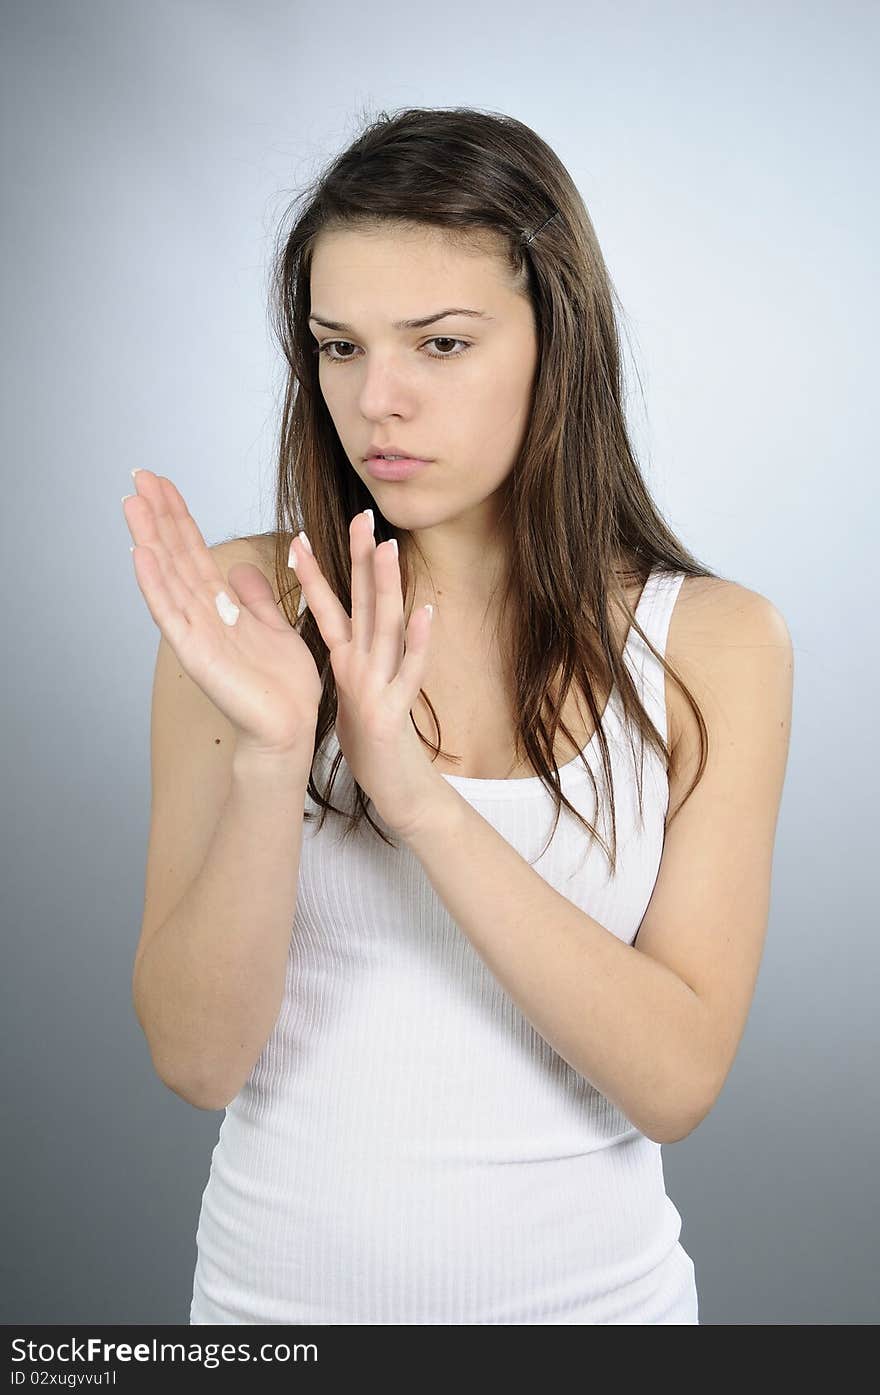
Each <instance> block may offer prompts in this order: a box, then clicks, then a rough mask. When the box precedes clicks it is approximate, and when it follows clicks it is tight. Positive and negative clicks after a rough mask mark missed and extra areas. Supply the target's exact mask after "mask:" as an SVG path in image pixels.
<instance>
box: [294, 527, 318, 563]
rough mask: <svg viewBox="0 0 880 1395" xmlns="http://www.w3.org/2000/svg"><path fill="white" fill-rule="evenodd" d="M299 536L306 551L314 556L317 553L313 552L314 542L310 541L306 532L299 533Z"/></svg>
mask: <svg viewBox="0 0 880 1395" xmlns="http://www.w3.org/2000/svg"><path fill="white" fill-rule="evenodd" d="M297 537H298V538H299V540H300V542H301V543H302V545H303V547H304V548H305V550H306V552H308V553H309V554H310V555H311V556H312V557H314V555H315V554H314V553H313V552H312V544H311V543H310V542H309V540H308V538H307V537H306V535H305V533H304V532H303V533H297Z"/></svg>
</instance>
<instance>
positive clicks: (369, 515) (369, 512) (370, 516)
mask: <svg viewBox="0 0 880 1395" xmlns="http://www.w3.org/2000/svg"><path fill="white" fill-rule="evenodd" d="M364 513H365V514H366V515H367V518H368V519H369V520H370V532H371V533H373V534H374V535H375V532H376V525H375V523H374V522H373V510H372V509H364Z"/></svg>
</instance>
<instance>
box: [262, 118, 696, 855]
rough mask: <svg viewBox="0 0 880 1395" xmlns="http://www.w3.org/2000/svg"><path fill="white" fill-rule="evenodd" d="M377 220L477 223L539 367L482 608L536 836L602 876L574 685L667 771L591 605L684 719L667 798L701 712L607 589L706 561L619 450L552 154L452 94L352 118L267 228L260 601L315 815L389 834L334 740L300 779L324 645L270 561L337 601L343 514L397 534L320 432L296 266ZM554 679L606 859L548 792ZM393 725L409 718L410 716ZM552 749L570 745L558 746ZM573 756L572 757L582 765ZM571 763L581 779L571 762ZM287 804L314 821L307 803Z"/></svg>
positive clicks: (567, 204) (328, 435) (576, 216)
mask: <svg viewBox="0 0 880 1395" xmlns="http://www.w3.org/2000/svg"><path fill="white" fill-rule="evenodd" d="M381 222H384V223H387V224H390V225H393V226H395V227H403V228H408V227H419V226H425V227H431V228H443V229H445V230H446V231H447V234H448V236H449V237H450V238H453V239H459V240H461V241H463V242H467V243H468V244H469V245H471V246H473V245H476V246H479V245H480V241H481V238H482V240H483V241H485V237H486V235H487V234H489V235H491V238H492V248H493V250H497V248H498V247H499V246H501V247H502V249H503V251H502V254H503V255H504V256H505V258H506V261H507V264H508V266H509V269H510V272H511V276H512V278H513V286H514V289H515V290H517V291H518V292H520V293H521V294H523V295H527V296H529V297H530V298H531V302H532V306H533V309H534V315H535V320H536V324H537V331H538V337H539V338H538V357H539V362H538V367H537V370H536V375H535V385H534V396H533V403H532V410H531V418H530V421H529V424H528V427H527V431H526V435H525V439H524V442H523V447H522V451H521V452H520V455H519V456H518V458H517V460H516V462H515V465H514V467H513V469H512V472H511V475H510V477H509V480H508V481H507V482H506V484H507V488H506V493H505V503H504V510H505V512H506V513H509V519H508V520H507V521H508V523H509V526H510V529H511V537H512V539H513V544H514V546H513V549H512V557H514V556H515V558H516V564H515V565H508V568H507V576H506V579H505V582H504V585H503V588H502V593H501V594H502V599H501V613H502V615H509V616H511V617H513V622H512V626H511V633H512V636H513V638H512V641H511V649H510V655H509V660H508V673H509V677H510V682H511V685H512V690H513V698H514V711H515V712H516V714H517V722H516V725H517V749H518V750H522V749H524V750H525V752H526V753H527V756H528V760H529V763H530V764H531V767H532V768H533V769H534V770H535V772H536V774H537V775H538V776H539V777H540V778H541V780H542V782H543V783H544V785H545V786H546V787H547V789H548V790H549V791H550V792H551V793H552V795H553V799H554V805H555V819H554V823H553V829H554V830H555V828H556V825H557V823H558V821H559V816H560V812H561V808H562V805H563V804H565V806H566V808H567V809H568V810H569V811H570V812H571V813H572V814H573V815H574V816H575V817H576V818H577V819H578V820H579V822H580V823H581V825H582V826H583V827H584V828H585V830H587V832H588V833H589V834H590V835H591V836H593V837H596V838H598V839H599V841H600V842H601V843H602V846H603V847H605V851H606V855H608V856H609V857H610V859H611V867H612V871H613V870H614V869H615V868H616V857H617V826H616V818H615V809H614V790H613V777H612V772H611V762H610V758H609V751H608V742H607V740H606V737H605V732H604V730H603V727H602V722H601V718H602V715H603V714H602V713H600V711H599V710H598V706H597V703H596V697H595V693H594V691H593V681H594V678H596V677H597V676H599V677H601V679H602V681H603V682H606V683H608V682H610V683H611V684H612V685H616V689H617V692H618V695H619V698H620V701H621V704H622V707H623V711H624V715H625V720H626V719H628V721H629V722H630V723H631V724H632V725H633V726H634V727H635V728H636V729H638V731H639V732H640V733H641V737H642V739H643V741H644V740H647V742H648V744H649V745H651V746H652V747H653V748H654V749H655V750H656V751H657V752H658V753H659V754H660V755H661V757H662V760H663V762H664V765H665V767H666V769H667V772H668V770H669V761H670V750H669V746H668V744H667V742H665V741H664V740H663V738H662V736H661V735H660V733H659V731H658V730H657V728H656V727H655V726H654V724H653V722H652V721H651V719H650V717H649V716H648V714H647V712H646V711H645V709H644V708H643V706H642V704H641V702H640V700H639V696H638V693H637V690H636V687H635V685H634V684H633V682H632V679H631V678H630V675H629V673H628V671H627V668H626V665H625V664H624V662H623V660H622V655H621V654H619V653H618V652H617V648H616V646H615V644H614V643H613V641H612V635H611V632H610V628H609V625H608V619H607V616H608V608H609V602H611V603H612V604H614V605H615V606H616V607H617V608H619V610H621V611H622V613H623V614H624V615H625V616H626V617H627V619H628V621H629V622H630V624H631V625H633V624H634V625H635V628H636V632H637V633H638V634H639V635H640V636H641V638H642V639H643V640H644V642H645V644H646V645H648V647H649V648H650V650H651V652H652V653H653V654H654V655H655V656H656V657H657V659H659V660H660V662H661V663H662V664H663V668H664V670H665V671H667V672H669V673H671V674H672V676H673V679H674V680H675V682H676V683H678V685H679V687H680V688H681V689H682V691H683V692H684V693H685V694H686V696H687V699H688V701H689V703H690V705H691V708H692V709H693V711H694V713H695V715H696V718H697V723H698V726H699V730H700V746H701V752H700V765H699V769H698V772H697V776H696V779H695V780H694V783H693V785H692V786H691V788H690V789H689V790H688V793H687V795H686V796H685V800H686V799H688V798H690V795H691V794H692V793H693V790H694V789H695V788H696V785H697V784H698V783H699V780H700V778H701V777H702V773H703V769H704V767H705V762H706V749H707V742H708V733H707V731H706V726H705V722H704V721H703V717H702V714H701V712H700V710H699V707H698V705H697V704H696V702H695V700H694V698H693V696H692V695H691V693H690V692H689V691H688V689H687V688H686V687H685V685H684V683H683V682H682V681H681V679H680V678H679V677H678V675H677V674H676V673H675V672H674V669H673V668H672V666H671V665H670V664H669V662H668V661H667V660H666V658H665V657H664V656H663V655H661V654H659V653H658V651H657V650H656V649H655V648H654V646H653V644H651V642H650V640H649V639H648V638H647V636H646V635H645V634H644V631H643V630H642V628H641V626H640V625H639V624H638V623H637V622H636V621H635V617H634V612H633V609H632V608H631V607H630V606H629V603H628V601H627V598H626V594H625V589H624V588H625V585H626V582H627V581H630V582H632V581H633V580H638V581H639V582H640V583H641V584H642V585H643V584H644V582H645V581H646V580H647V577H648V575H649V573H650V572H651V570H652V568H653V567H659V568H660V569H661V570H663V571H667V572H669V573H676V572H684V573H686V574H687V575H689V576H703V577H715V576H716V575H717V574H716V573H714V572H712V571H710V570H709V569H708V568H706V567H704V566H702V565H701V563H699V562H698V561H697V560H696V559H695V558H694V557H693V556H692V554H691V553H690V552H688V550H687V549H686V548H685V547H684V546H683V544H682V543H681V542H679V540H678V538H676V537H675V535H674V534H673V532H672V531H671V529H670V528H669V527H668V525H667V524H666V522H665V521H664V519H663V518H662V516H661V514H660V512H659V510H658V508H657V507H656V505H655V504H654V502H653V501H652V499H651V497H650V495H649V492H648V489H647V487H646V485H645V482H644V480H643V478H642V474H641V471H640V468H639V466H638V464H637V462H636V458H635V454H634V451H633V448H632V446H631V444H630V441H629V438H628V434H627V427H626V423H625V420H624V409H623V380H622V374H621V362H620V343H619V337H618V329H617V322H616V319H615V308H614V307H615V304H618V303H619V302H618V299H617V295H616V291H615V289H614V287H613V284H612V281H611V278H610V276H609V274H608V271H607V268H606V266H605V262H604V259H603V257H602V252H601V250H600V248H599V243H598V240H597V238H596V234H595V231H594V229H593V225H592V222H591V221H590V217H589V214H588V213H587V210H586V208H585V206H584V203H583V200H582V198H581V196H580V194H579V192H578V190H577V188H576V186H575V184H574V182H573V181H572V179H571V176H570V175H569V174H568V172H567V170H566V169H565V167H564V165H563V164H562V162H561V161H560V160H559V158H558V156H557V155H556V154H555V153H554V152H553V150H552V149H551V148H550V147H549V146H548V145H547V144H546V143H545V142H544V141H543V140H542V139H541V138H540V136H538V135H537V134H536V133H535V132H534V131H533V130H531V129H530V128H529V127H528V126H526V125H524V124H523V123H522V122H520V121H517V120H515V119H514V118H513V117H510V116H504V115H501V114H498V113H485V112H483V111H479V110H474V109H472V108H467V107H453V108H424V107H417V108H407V109H404V110H402V111H399V112H397V113H395V114H394V115H389V114H388V113H387V112H382V113H380V115H379V116H378V117H377V118H375V119H373V120H367V123H366V126H365V128H364V129H363V130H362V133H361V134H360V135H359V136H357V137H356V139H354V140H353V141H352V142H351V144H350V145H348V147H347V148H346V149H345V150H344V151H343V152H342V153H341V154H339V155H337V156H336V157H335V158H334V159H333V160H332V162H331V163H330V164H329V166H328V167H327V168H325V169H324V170H323V172H322V173H321V174H320V175H319V176H318V177H317V178H316V179H315V180H314V181H313V182H312V184H311V185H310V186H309V187H308V188H307V189H306V190H305V192H304V193H303V194H302V195H301V196H300V197H299V198H297V199H295V200H294V202H293V204H292V205H291V207H290V209H289V210H288V212H287V214H286V215H285V216H284V218H283V219H282V222H281V227H280V231H279V234H278V244H277V249H276V253H275V258H274V261H273V266H272V272H271V290H272V295H271V315H272V323H273V327H274V330H275V333H276V335H277V337H278V340H279V343H280V345H281V347H282V349H283V352H284V356H285V359H286V361H287V367H288V371H287V379H286V384H285V388H284V403H283V410H282V416H281V424H280V439H279V445H278V472H277V494H276V527H275V532H274V534H272V535H271V536H272V537H273V538H274V544H275V546H274V571H275V581H276V588H277V591H278V593H279V597H280V603H281V605H282V607H283V609H284V613H285V615H286V616H287V618H288V620H289V621H290V623H291V624H294V625H297V626H298V627H299V633H300V634H301V636H302V638H303V640H304V642H305V643H306V644H307V645H308V646H309V649H310V650H311V652H312V655H313V656H314V659H315V663H316V666H317V669H318V672H319V674H320V675H321V679H322V683H323V691H322V695H321V700H320V705H319V710H318V721H317V728H316V732H315V747H314V753H313V760H312V767H311V770H310V774H309V783H308V793H309V795H310V796H311V798H312V799H313V800H314V801H315V803H317V804H319V805H320V806H321V815H320V823H319V825H318V826H319V828H320V827H321V826H323V823H324V820H325V818H326V815H327V813H328V811H332V812H334V813H336V814H339V815H341V816H342V817H344V818H347V819H348V825H347V827H346V828H345V830H344V833H345V836H348V834H350V833H352V832H353V831H354V829H355V828H356V827H357V826H358V824H359V823H360V822H361V821H362V819H363V818H366V819H367V820H368V822H369V823H370V825H371V826H372V828H373V829H374V830H375V831H376V833H378V835H379V837H380V838H382V839H383V840H384V841H385V842H386V843H388V844H389V846H394V844H393V843H392V842H391V840H390V839H389V838H388V837H387V836H386V834H385V832H384V831H383V830H382V829H381V828H379V826H378V825H377V824H376V823H375V821H374V820H373V818H372V816H371V814H370V810H369V808H368V804H369V799H368V797H367V796H366V793H365V791H363V790H362V789H361V787H360V786H359V785H358V784H357V783H356V782H354V781H353V780H352V783H353V787H354V793H355V808H354V809H348V810H344V809H339V808H337V806H336V805H334V804H333V803H332V802H331V798H330V796H331V794H332V790H333V785H334V782H335V779H336V774H337V771H338V769H339V765H340V762H341V760H342V753H341V751H339V752H337V754H336V757H335V760H334V761H333V764H332V767H331V769H330V771H329V778H328V780H327V784H326V788H325V789H324V790H321V789H319V788H318V784H317V780H316V769H315V766H316V757H317V755H318V753H319V751H320V750H321V747H322V745H323V742H324V740H325V738H326V737H327V735H328V733H329V732H330V730H331V728H332V727H333V725H334V722H335V716H336V687H335V682H334V678H333V671H332V667H331V665H330V661H329V652H328V650H327V646H326V645H325V643H324V641H323V638H322V636H321V633H320V630H319V629H318V626H317V624H316V622H315V620H314V617H313V616H312V614H311V611H310V610H308V609H307V608H306V609H305V610H304V611H303V613H302V615H301V616H299V617H298V615H297V603H298V598H299V586H298V584H296V583H294V585H293V586H291V579H292V574H291V572H290V570H289V569H288V566H287V554H288V548H289V544H290V541H291V538H292V536H293V534H294V533H296V532H298V531H299V530H300V528H305V530H306V532H307V533H308V534H309V536H310V538H311V539H312V540H313V546H314V547H315V553H316V556H317V558H318V561H319V563H320V566H321V570H322V571H323V573H324V575H325V576H326V578H327V580H328V582H329V584H330V586H331V587H332V588H333V590H334V592H335V593H336V595H337V596H338V597H339V599H340V601H341V602H342V604H343V605H344V606H345V607H346V609H347V610H350V609H351V592H350V581H351V576H350V566H351V554H350V551H349V524H350V521H351V519H352V517H353V515H354V514H355V513H358V512H360V511H361V510H362V509H364V508H367V507H372V508H373V511H374V515H375V535H376V541H377V543H379V542H382V541H385V540H386V539H389V538H392V537H396V536H398V531H397V530H396V529H395V527H394V526H393V525H391V524H390V523H389V522H388V520H387V519H385V518H384V517H383V515H382V513H381V510H380V509H379V508H378V506H377V505H376V503H375V500H374V499H373V498H372V497H371V496H370V494H369V492H368V491H367V489H366V487H365V486H364V484H363V482H362V481H361V479H360V478H359V477H358V475H357V474H356V473H355V471H354V470H353V469H352V467H351V464H350V463H349V461H348V459H347V457H346V455H345V452H344V450H343V448H342V446H341V444H340V441H339V438H338V436H337V433H336V430H335V428H334V425H333V422H332V419H331V417H330V415H329V413H328V411H327V408H326V405H325V403H324V400H323V396H322V393H321V390H320V386H319V382H318V360H317V353H316V345H315V344H314V341H313V338H312V336H311V334H310V332H309V326H308V316H309V313H310V310H311V302H310V268H311V261H312V252H313V247H314V243H315V239H316V238H317V236H318V234H319V233H321V232H322V231H325V230H328V231H329V230H334V231H335V230H338V229H355V230H357V229H359V228H363V227H365V226H374V225H375V224H376V223H381ZM288 225H289V226H288ZM498 234H501V241H500V242H499V238H498ZM400 558H401V582H402V588H403V596H404V612H405V617H406V620H407V622H408V620H409V616H410V614H411V610H412V604H413V597H412V577H411V573H410V570H409V568H408V566H407V565H406V561H405V548H404V547H401V548H400ZM548 578H552V584H548ZM572 683H575V684H576V685H577V687H576V688H575V692H579V693H580V694H582V695H583V697H584V699H585V701H586V703H587V706H588V708H589V711H590V714H591V716H592V718H593V721H594V723H595V729H596V733H597V740H598V742H599V746H600V749H601V752H602V766H603V770H604V773H605V777H606V781H607V787H608V791H609V799H610V809H611V821H612V830H613V842H612V849H611V851H610V852H609V850H608V849H607V847H606V845H605V843H604V841H603V840H602V839H601V837H600V835H599V833H598V831H597V830H596V828H595V827H594V826H593V825H592V824H590V823H589V822H587V821H586V820H585V819H584V818H583V816H582V815H581V814H580V812H579V811H578V810H576V809H575V808H574V807H573V806H572V804H571V803H570V801H569V800H568V799H567V798H566V796H565V794H564V793H563V792H562V788H561V783H560V780H559V774H558V767H557V765H556V760H555V756H554V750H555V744H556V733H557V729H558V727H559V726H560V725H561V729H562V731H563V733H564V734H565V736H566V737H567V738H569V740H571V734H570V732H569V730H568V728H567V727H566V726H565V724H564V723H561V711H562V707H563V704H564V703H565V700H566V696H567V694H568V691H569V688H570V687H571V685H572ZM421 696H422V698H423V699H424V701H425V702H426V704H427V706H428V707H429V709H430V711H431V714H432V717H433V719H434V722H435V725H436V728H437V739H438V744H437V745H436V746H434V745H432V743H431V742H430V741H429V740H428V739H427V738H426V737H425V736H424V734H423V733H421V732H419V736H420V737H421V739H422V741H423V742H424V743H425V745H426V746H428V747H429V748H430V749H431V751H432V753H433V754H434V755H436V754H437V753H439V752H442V746H441V745H440V744H439V743H440V723H439V720H438V718H437V714H436V711H435V709H434V706H433V704H432V703H431V701H430V698H429V697H428V695H427V693H425V691H424V690H422V692H421ZM411 720H413V725H414V726H416V730H417V731H418V726H417V724H416V723H415V720H414V719H413V718H412V715H411ZM571 744H572V745H574V746H576V743H575V742H574V741H573V740H571ZM642 751H643V753H644V748H642ZM444 754H445V753H444ZM584 764H585V765H586V766H587V769H589V765H588V763H587V762H586V760H584ZM590 776H591V778H592V779H593V788H594V790H595V789H596V782H595V778H594V777H593V774H592V771H591V770H590ZM685 800H682V804H684V802H685ZM597 807H598V804H597ZM639 808H640V810H641V808H642V788H641V778H640V779H639ZM680 808H681V805H680V806H679V809H680ZM675 813H676V814H677V813H678V810H676V811H675ZM305 817H306V818H307V819H308V818H314V817H315V815H314V814H312V813H311V812H308V811H307V812H306V814H305ZM673 817H674V816H673ZM550 836H551V837H552V831H551V835H550ZM548 841H549V840H548Z"/></svg>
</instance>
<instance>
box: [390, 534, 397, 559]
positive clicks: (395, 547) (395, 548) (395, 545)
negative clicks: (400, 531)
mask: <svg viewBox="0 0 880 1395" xmlns="http://www.w3.org/2000/svg"><path fill="white" fill-rule="evenodd" d="M391 546H392V547H393V548H394V555H395V557H396V556H397V539H396V538H392V539H391Z"/></svg>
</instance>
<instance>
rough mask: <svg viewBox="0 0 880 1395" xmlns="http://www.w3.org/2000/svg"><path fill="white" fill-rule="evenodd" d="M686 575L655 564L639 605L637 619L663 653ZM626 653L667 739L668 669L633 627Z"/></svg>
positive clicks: (647, 704) (650, 713) (645, 703)
mask: <svg viewBox="0 0 880 1395" xmlns="http://www.w3.org/2000/svg"><path fill="white" fill-rule="evenodd" d="M685 576H686V573H685V572H668V571H664V570H663V569H662V568H661V567H659V566H655V567H653V568H652V570H651V572H650V574H649V576H648V579H647V581H646V582H645V584H644V586H643V588H642V594H641V596H640V597H639V602H638V605H637V606H636V610H635V615H636V619H637V620H638V622H639V624H640V625H641V627H642V629H643V630H644V632H645V634H646V635H647V637H648V639H649V640H650V641H651V643H652V644H653V645H654V647H655V649H657V650H658V652H659V653H660V654H662V655H664V656H665V654H666V641H667V638H668V635H669V623H670V621H671V619H672V611H673V608H674V606H675V602H676V600H677V598H678V593H679V591H680V590H681V585H682V582H683V581H684V579H685ZM624 656H625V658H626V659H627V660H628V663H629V670H630V674H631V676H632V680H633V682H634V683H635V685H636V691H637V692H638V694H639V698H640V699H641V702H642V705H643V706H644V708H645V711H646V712H647V713H648V716H649V717H650V718H651V721H652V722H653V723H654V725H655V727H656V728H657V730H658V731H659V732H660V735H661V736H662V737H663V739H664V741H665V740H666V739H667V736H668V731H667V712H666V670H665V669H664V667H663V665H662V664H661V663H660V661H659V659H657V658H656V657H655V656H654V654H652V653H651V650H650V649H649V648H648V646H647V645H646V644H645V642H644V640H643V639H642V637H641V635H640V634H637V632H636V631H635V629H633V628H632V627H630V632H629V635H628V637H627V641H626V646H625V649H624Z"/></svg>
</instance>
